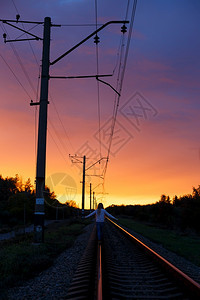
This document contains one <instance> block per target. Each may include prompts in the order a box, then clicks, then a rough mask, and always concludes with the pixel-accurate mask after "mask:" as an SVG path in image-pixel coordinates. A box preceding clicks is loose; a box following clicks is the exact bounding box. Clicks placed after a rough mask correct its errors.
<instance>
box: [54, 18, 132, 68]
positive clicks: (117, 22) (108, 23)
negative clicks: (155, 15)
mask: <svg viewBox="0 0 200 300" xmlns="http://www.w3.org/2000/svg"><path fill="white" fill-rule="evenodd" d="M120 23H122V24H127V23H129V21H109V22H107V23H105V24H104V25H102V26H101V27H100V28H98V29H97V30H95V31H94V32H92V33H91V34H90V35H88V36H87V37H86V38H84V39H83V40H82V41H80V42H79V43H78V44H76V45H75V46H74V47H72V48H71V49H69V50H68V51H66V52H65V53H64V54H62V55H61V56H59V57H58V58H57V59H55V60H54V61H52V62H50V65H54V64H55V63H57V62H58V61H59V60H61V59H62V58H63V57H65V56H66V55H67V54H69V53H70V52H72V51H73V50H75V49H76V48H78V47H79V46H80V45H82V44H83V43H85V42H86V41H87V40H89V39H90V38H91V37H92V36H93V35H95V34H97V33H98V32H99V31H101V30H102V29H103V28H105V27H106V26H108V25H110V24H120Z"/></svg>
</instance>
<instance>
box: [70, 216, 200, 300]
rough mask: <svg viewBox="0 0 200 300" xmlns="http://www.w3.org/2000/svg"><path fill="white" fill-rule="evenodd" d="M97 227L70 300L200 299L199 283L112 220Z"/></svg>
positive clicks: (83, 259)
mask: <svg viewBox="0 0 200 300" xmlns="http://www.w3.org/2000/svg"><path fill="white" fill-rule="evenodd" d="M95 229H96V228H95V227H94V230H93V233H92V235H91V237H90V241H89V243H88V247H87V249H86V251H85V253H84V255H83V258H82V260H81V262H80V264H79V267H78V269H77V272H76V274H75V277H74V279H73V282H72V285H71V287H70V289H69V291H68V297H67V299H88V300H89V299H97V300H101V299H103V300H107V299H108V300H111V299H113V300H114V299H145V300H147V299H153V300H156V299H181V300H184V299H200V285H199V284H198V283H196V282H195V281H193V280H192V279H191V278H189V277H188V276H187V275H185V274H184V273H183V272H181V271H180V270H178V269H177V268H176V267H174V266H173V265H172V264H170V263H169V262H167V261H166V260H165V259H163V258H162V257H161V256H160V255H158V254H157V253H156V252H155V251H153V250H151V249H150V248H149V247H147V246H146V245H144V244H143V243H142V242H140V241H139V240H138V239H136V238H135V237H133V236H132V235H131V234H129V233H128V232H126V231H125V230H124V229H123V228H121V227H120V226H118V225H117V224H115V223H114V222H113V221H111V220H109V221H108V222H106V224H105V227H104V239H103V241H102V244H98V243H97V240H96V232H95Z"/></svg>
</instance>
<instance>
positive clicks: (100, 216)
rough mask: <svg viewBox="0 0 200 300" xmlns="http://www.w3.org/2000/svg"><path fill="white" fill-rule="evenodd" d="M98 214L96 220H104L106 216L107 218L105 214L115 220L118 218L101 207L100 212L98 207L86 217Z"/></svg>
mask: <svg viewBox="0 0 200 300" xmlns="http://www.w3.org/2000/svg"><path fill="white" fill-rule="evenodd" d="M95 214H96V222H104V218H105V215H106V216H108V217H110V218H112V219H114V220H117V219H116V218H115V217H113V216H112V215H111V214H109V213H108V212H107V211H106V210H105V209H103V208H101V211H100V213H99V214H98V209H96V210H94V211H93V212H92V213H91V214H89V215H87V216H86V218H89V217H91V216H93V215H95Z"/></svg>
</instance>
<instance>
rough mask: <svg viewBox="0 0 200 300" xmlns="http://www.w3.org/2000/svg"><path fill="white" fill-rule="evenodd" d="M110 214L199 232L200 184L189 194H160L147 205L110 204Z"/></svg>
mask: <svg viewBox="0 0 200 300" xmlns="http://www.w3.org/2000/svg"><path fill="white" fill-rule="evenodd" d="M107 210H108V211H109V212H110V213H111V214H116V215H124V216H129V217H131V218H133V219H135V220H138V221H142V222H147V223H150V224H154V225H156V226H161V227H163V228H167V229H175V230H180V231H183V232H185V231H195V232H196V233H200V186H198V188H195V187H193V191H192V193H191V194H187V195H184V196H180V197H178V196H174V197H173V199H170V197H169V196H167V195H164V194H163V195H161V198H160V200H159V201H157V202H156V203H153V204H147V205H127V206H125V205H120V206H118V205H111V206H110V207H108V209H107Z"/></svg>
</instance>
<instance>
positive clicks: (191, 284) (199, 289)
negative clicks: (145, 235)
mask: <svg viewBox="0 0 200 300" xmlns="http://www.w3.org/2000/svg"><path fill="white" fill-rule="evenodd" d="M106 219H107V220H108V221H109V222H111V223H112V224H113V225H114V226H115V227H117V228H118V229H119V230H120V231H122V232H123V233H124V234H125V235H127V236H128V237H129V238H130V239H131V240H132V241H135V242H136V243H137V244H138V245H139V246H141V247H142V248H143V249H144V250H145V251H146V252H147V253H148V254H149V255H151V256H152V257H153V258H154V259H156V260H157V261H158V262H159V263H161V264H162V266H163V267H164V268H165V269H166V270H167V271H169V272H170V273H172V274H173V275H174V277H175V278H176V279H178V280H179V282H181V283H182V284H183V283H184V284H185V286H184V287H186V288H187V289H189V290H190V291H191V292H192V293H194V294H195V295H196V296H198V297H200V284H198V283H197V282H196V281H195V280H193V279H192V278H190V277H189V276H188V275H186V274H185V273H184V272H182V271H181V270H180V269H178V268H177V267H175V266H174V265H172V264H171V263H170V262H169V261H168V260H166V259H165V258H163V257H162V256H161V255H159V254H158V253H156V252H155V251H154V250H152V249H151V248H150V247H148V246H147V245H145V244H144V243H143V242H141V241H140V240H139V239H137V238H136V237H135V236H134V235H132V234H131V233H130V232H128V231H127V230H125V229H124V228H122V227H121V226H119V225H118V224H116V223H115V222H113V221H112V220H111V219H109V218H107V217H106ZM199 299H200V298H199Z"/></svg>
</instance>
